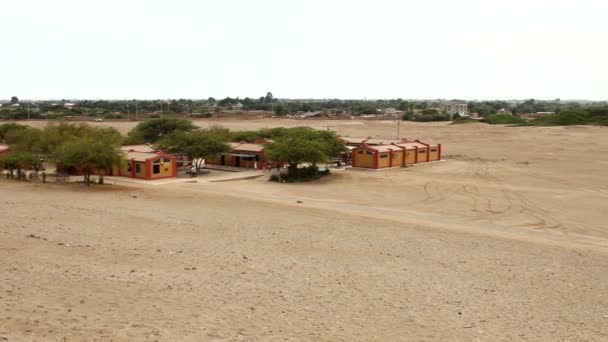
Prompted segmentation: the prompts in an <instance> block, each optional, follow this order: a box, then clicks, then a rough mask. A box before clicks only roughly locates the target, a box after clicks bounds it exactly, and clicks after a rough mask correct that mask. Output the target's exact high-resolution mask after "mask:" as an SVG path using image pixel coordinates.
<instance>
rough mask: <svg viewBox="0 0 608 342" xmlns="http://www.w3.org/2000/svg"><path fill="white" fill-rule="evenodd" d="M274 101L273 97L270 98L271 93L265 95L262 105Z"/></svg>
mask: <svg viewBox="0 0 608 342" xmlns="http://www.w3.org/2000/svg"><path fill="white" fill-rule="evenodd" d="M273 100H274V96H272V93H271V92H267V93H266V97H265V98H264V103H272V102H273Z"/></svg>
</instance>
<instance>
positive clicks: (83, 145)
mask: <svg viewBox="0 0 608 342" xmlns="http://www.w3.org/2000/svg"><path fill="white" fill-rule="evenodd" d="M55 158H56V160H57V165H60V166H62V167H65V168H75V169H77V170H80V171H82V173H83V175H84V181H85V184H86V185H87V186H89V185H90V184H91V174H93V173H95V172H98V171H101V170H108V169H110V168H112V167H114V166H120V165H121V164H122V163H123V162H124V159H123V153H122V152H121V151H120V148H119V145H117V144H116V143H115V142H113V141H112V137H111V135H108V134H104V133H101V132H100V133H99V134H94V135H91V136H87V137H78V138H75V139H72V140H70V141H67V142H65V143H63V144H61V146H59V147H58V148H57V152H56V156H55Z"/></svg>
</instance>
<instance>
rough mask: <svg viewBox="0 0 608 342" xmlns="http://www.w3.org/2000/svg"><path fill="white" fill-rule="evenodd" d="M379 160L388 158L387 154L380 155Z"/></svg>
mask: <svg viewBox="0 0 608 342" xmlns="http://www.w3.org/2000/svg"><path fill="white" fill-rule="evenodd" d="M380 158H388V154H381V155H380Z"/></svg>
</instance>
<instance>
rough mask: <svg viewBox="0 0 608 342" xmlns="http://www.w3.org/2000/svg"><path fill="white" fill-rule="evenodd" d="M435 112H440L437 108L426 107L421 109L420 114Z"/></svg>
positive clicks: (432, 113)
mask: <svg viewBox="0 0 608 342" xmlns="http://www.w3.org/2000/svg"><path fill="white" fill-rule="evenodd" d="M435 114H440V113H439V109H437V108H428V109H423V110H422V115H435Z"/></svg>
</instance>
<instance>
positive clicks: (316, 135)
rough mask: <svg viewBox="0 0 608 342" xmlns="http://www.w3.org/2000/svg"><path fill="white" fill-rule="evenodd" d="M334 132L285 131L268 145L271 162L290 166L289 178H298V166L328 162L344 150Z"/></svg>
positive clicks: (308, 128)
mask: <svg viewBox="0 0 608 342" xmlns="http://www.w3.org/2000/svg"><path fill="white" fill-rule="evenodd" d="M338 140H340V139H339V138H338V137H337V136H336V135H335V133H333V132H324V131H318V130H314V129H312V128H310V127H294V128H289V129H286V130H285V133H284V134H282V135H281V136H279V137H277V140H276V142H273V143H269V144H267V148H266V154H267V156H268V159H269V160H272V161H276V162H283V163H287V164H288V176H290V177H296V176H297V173H298V165H299V164H302V163H311V164H313V165H315V164H317V163H322V162H326V161H328V160H329V159H330V158H331V157H333V156H334V155H335V154H336V153H338V152H339V151H341V150H342V149H343V148H344V143H343V142H342V141H341V140H340V142H338Z"/></svg>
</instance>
